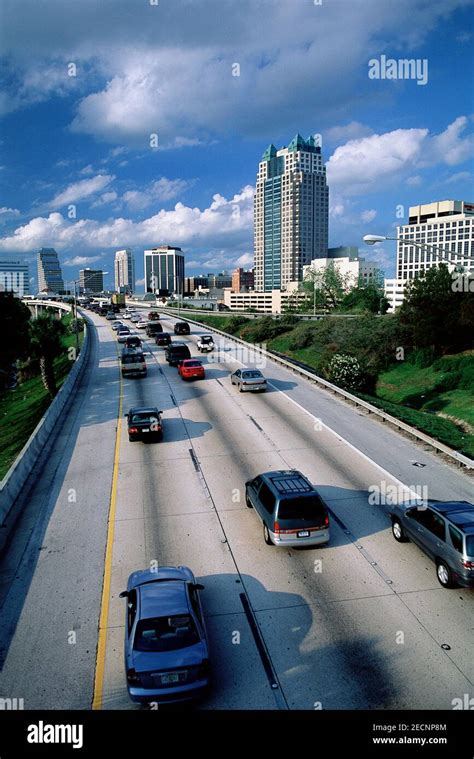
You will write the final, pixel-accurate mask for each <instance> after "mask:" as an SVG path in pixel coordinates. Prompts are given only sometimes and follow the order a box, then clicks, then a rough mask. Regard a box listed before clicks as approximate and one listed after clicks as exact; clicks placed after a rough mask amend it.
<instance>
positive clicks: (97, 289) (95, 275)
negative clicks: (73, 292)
mask: <svg viewBox="0 0 474 759" xmlns="http://www.w3.org/2000/svg"><path fill="white" fill-rule="evenodd" d="M103 289H104V275H103V272H102V269H81V270H80V272H79V292H80V293H85V292H90V293H101V292H102V291H103Z"/></svg>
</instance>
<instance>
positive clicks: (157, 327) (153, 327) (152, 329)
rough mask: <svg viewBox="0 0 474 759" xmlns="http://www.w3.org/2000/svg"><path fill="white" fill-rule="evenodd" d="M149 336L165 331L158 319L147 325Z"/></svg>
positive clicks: (146, 330) (146, 329)
mask: <svg viewBox="0 0 474 759" xmlns="http://www.w3.org/2000/svg"><path fill="white" fill-rule="evenodd" d="M145 332H146V335H147V337H155V335H157V334H158V332H163V327H162V326H161V324H160V322H158V321H151V322H148V324H147V325H146V327H145Z"/></svg>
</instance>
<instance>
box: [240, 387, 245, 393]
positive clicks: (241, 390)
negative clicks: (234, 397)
mask: <svg viewBox="0 0 474 759" xmlns="http://www.w3.org/2000/svg"><path fill="white" fill-rule="evenodd" d="M243 392H244V391H243V389H242V385H239V393H243Z"/></svg>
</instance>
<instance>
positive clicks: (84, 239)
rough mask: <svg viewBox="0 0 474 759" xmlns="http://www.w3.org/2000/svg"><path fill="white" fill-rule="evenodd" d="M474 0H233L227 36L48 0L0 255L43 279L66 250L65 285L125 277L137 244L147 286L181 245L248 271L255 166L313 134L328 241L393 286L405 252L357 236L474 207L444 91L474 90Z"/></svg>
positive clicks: (18, 39)
mask: <svg viewBox="0 0 474 759" xmlns="http://www.w3.org/2000/svg"><path fill="white" fill-rule="evenodd" d="M472 4H473V3H472V2H471V0H451V2H431V3H426V2H424V0H416V1H415V2H410V3H407V2H405V1H404V0H403V1H402V2H400V3H397V4H396V6H395V7H394V6H393V4H391V3H388V2H376V3H375V2H372V0H367V2H366V3H364V8H363V10H362V9H361V8H359V7H357V8H355V5H356V4H354V3H351V2H346V1H345V0H344V1H343V0H333V1H332V2H330V0H327V2H326V3H324V4H323V5H321V6H316V5H314V4H312V3H310V2H306V0H304V1H303V0H301V2H300V1H299V0H298V1H297V2H295V3H293V4H292V3H283V4H282V3H275V2H273V1H272V0H265V1H264V2H261V3H259V4H258V7H257V6H256V5H255V4H252V3H250V2H243V3H240V4H239V5H238V6H237V5H236V4H232V3H227V5H228V8H227V9H226V10H227V12H228V14H229V19H230V22H229V25H228V28H227V27H226V31H225V32H223V31H222V29H221V30H220V36H219V37H218V36H217V35H216V34H215V33H213V32H212V30H209V29H208V28H207V27H206V28H205V19H206V17H207V13H202V14H201V15H200V16H199V15H198V10H199V9H198V5H200V4H196V3H194V2H186V3H179V4H175V5H174V7H173V6H172V5H171V4H169V3H165V2H162V3H160V4H159V5H158V6H155V7H147V5H146V4H144V3H141V2H137V3H135V4H132V10H131V11H127V8H129V6H130V4H129V3H123V2H114V3H110V2H104V3H102V4H101V6H100V8H98V7H95V8H93V7H92V5H90V6H88V7H86V8H84V9H83V10H82V12H81V13H78V9H77V8H75V7H73V6H71V7H70V8H68V9H66V8H61V9H58V7H57V6H56V5H55V4H54V3H52V2H45V3H43V4H42V15H41V19H42V24H43V25H42V27H41V29H42V31H40V32H38V33H37V34H36V35H33V33H32V32H29V30H30V29H33V28H36V29H37V28H39V25H40V18H39V16H38V13H39V11H38V8H37V7H36V4H35V3H33V2H26V3H24V4H23V5H22V10H21V14H20V13H19V11H18V10H15V7H14V6H13V5H12V6H11V8H10V9H9V12H8V14H5V16H6V26H5V30H4V41H3V50H4V61H3V63H4V67H8V69H9V75H8V77H7V79H6V86H5V88H4V89H5V92H4V97H3V99H2V103H1V105H2V112H3V116H2V122H1V123H2V126H1V140H2V144H1V146H0V148H1V152H2V158H1V162H0V163H1V165H2V169H1V170H0V182H1V186H2V199H3V200H2V203H1V205H2V207H1V209H0V220H1V222H2V223H1V228H0V254H1V255H2V257H8V258H13V257H14V258H17V257H20V256H21V257H24V258H25V259H26V260H27V261H28V262H29V263H30V269H31V268H32V267H31V263H32V262H33V261H34V259H35V255H36V253H37V251H38V249H39V248H41V247H54V248H55V249H56V250H57V252H58V255H59V257H60V261H61V264H62V266H63V269H64V276H65V279H68V278H71V277H72V276H75V274H76V273H77V271H78V270H79V269H80V268H84V267H92V268H101V269H103V270H107V271H110V272H113V258H114V254H115V251H116V250H119V249H122V248H131V249H132V250H133V251H134V254H135V258H136V261H137V272H136V277H137V289H140V288H141V287H142V281H143V251H144V250H145V249H147V248H152V247H155V246H158V245H161V244H168V245H177V246H179V247H181V248H182V250H183V253H184V254H185V259H186V274H187V275H192V274H194V273H195V274H197V273H200V272H205V271H211V270H212V271H214V270H215V271H219V270H222V269H227V270H229V271H232V270H233V269H234V268H236V267H238V266H243V267H244V268H248V267H250V266H252V265H253V194H254V188H255V180H256V173H257V169H258V163H259V161H260V159H261V155H262V153H263V150H264V149H265V148H266V146H267V145H268V144H269V143H270V142H272V143H274V144H275V146H276V148H277V149H280V148H281V147H283V145H287V144H288V140H289V139H291V137H292V136H293V135H294V134H295V133H297V132H301V133H302V134H304V135H307V134H320V135H321V139H322V149H323V155H324V158H325V161H326V171H327V181H328V186H329V245H330V246H336V245H358V246H359V248H360V249H361V253H362V254H363V255H364V256H365V257H366V258H367V259H372V260H377V261H379V262H380V266H381V268H382V269H384V270H385V273H386V276H393V275H394V273H395V246H394V245H393V246H392V245H390V244H387V245H386V246H382V248H379V249H378V250H371V249H364V247H363V243H362V239H361V238H362V236H363V234H365V233H366V232H372V231H374V232H377V233H381V234H391V233H394V231H395V229H396V226H397V225H399V224H400V223H403V218H401V217H400V215H399V214H400V210H399V209H400V207H401V206H403V207H404V209H403V210H404V211H405V219H406V214H407V213H408V207H409V206H410V205H413V204H417V203H427V202H430V201H433V200H439V199H444V198H452V199H459V200H472V195H473V192H472V151H473V143H474V138H473V123H474V122H473V116H472V112H473V109H472V104H471V107H467V106H466V102H463V101H462V100H460V99H459V97H458V90H457V89H456V88H452V87H450V83H451V82H454V81H455V82H456V84H457V87H459V86H460V84H461V86H464V88H465V91H466V93H468V91H469V89H470V87H471V80H470V73H466V72H470V71H471V68H470V58H471V55H472V33H471V32H470V31H466V29H470V25H469V23H468V17H469V11H470V10H471V9H472ZM6 5H8V3H6ZM408 5H409V6H410V12H409V18H410V20H411V24H410V28H407V23H406V19H407V8H408ZM212 6H213V2H212V0H210V2H208V3H206V9H207V10H208V13H209V15H212V13H213V11H212ZM220 7H222V2H221V3H220ZM341 12H344V17H345V18H346V19H347V22H348V23H347V24H344V26H343V27H341V28H339V27H338V32H337V34H338V37H339V38H340V40H341V46H342V45H343V46H344V50H345V54H344V56H341V55H340V48H339V46H338V45H336V46H335V45H334V34H335V33H336V32H335V31H334V30H335V28H336V27H337V25H338V23H339V18H340V14H341ZM92 13H93V14H94V20H93V21H92V16H91V14H92ZM160 14H161V16H160ZM20 16H21V18H20ZM173 19H174V20H175V22H176V23H175V25H171V26H170V20H173ZM45 22H46V23H45ZM263 23H265V25H266V30H267V34H266V40H265V43H264V45H265V47H264V50H263V51H262V38H261V34H259V29H260V28H261V25H262V24H263ZM59 26H61V29H62V30H66V33H63V34H61V35H60V34H59V31H58V29H59ZM174 27H176V28H178V27H179V29H180V34H179V35H178V34H177V33H176V34H175V36H173V32H171V33H170V29H171V28H174ZM90 29H93V31H92V32H91V31H90ZM165 29H166V34H167V36H166V39H165V36H164V30H165ZM25 38H28V39H29V45H28V48H26V46H25V42H24V39H25ZM329 39H331V40H332V43H331V49H329V46H328V40H329ZM32 40H33V42H32ZM334 48H337V49H334ZM382 55H385V56H386V58H387V59H392V58H393V59H401V58H410V59H412V58H413V59H416V60H419V61H427V70H426V72H424V73H425V74H426V78H427V81H426V82H425V83H421V82H420V83H419V82H418V81H417V80H416V79H409V80H390V79H387V78H381V79H374V78H370V76H369V72H370V71H371V67H370V65H369V62H370V61H373V60H374V59H379V58H380V57H381V56H382ZM72 64H73V65H72ZM236 64H238V68H236ZM372 68H373V66H372ZM71 74H72V75H71ZM154 134H156V135H157V146H153V147H152V146H151V143H152V142H153V139H152V138H151V135H154ZM397 214H398V215H397ZM112 282H113V274H111V275H109V276H108V278H107V279H106V283H107V284H112Z"/></svg>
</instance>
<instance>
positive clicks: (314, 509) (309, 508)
mask: <svg viewBox="0 0 474 759" xmlns="http://www.w3.org/2000/svg"><path fill="white" fill-rule="evenodd" d="M325 517H326V510H325V508H324V504H323V502H322V501H321V499H320V498H319V497H318V496H316V495H307V496H299V497H297V498H294V497H292V498H283V499H282V500H281V501H280V505H279V507H278V519H281V520H283V519H291V520H293V519H297V520H301V521H303V522H311V523H312V524H314V525H315V526H318V525H320V524H323V522H324V519H325Z"/></svg>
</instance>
